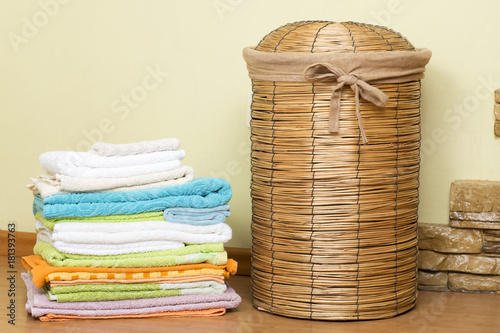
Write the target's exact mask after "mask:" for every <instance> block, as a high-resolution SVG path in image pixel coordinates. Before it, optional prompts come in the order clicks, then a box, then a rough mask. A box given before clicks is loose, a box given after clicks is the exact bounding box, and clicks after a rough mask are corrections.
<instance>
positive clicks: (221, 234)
mask: <svg viewBox="0 0 500 333" xmlns="http://www.w3.org/2000/svg"><path fill="white" fill-rule="evenodd" d="M36 229H37V231H38V233H39V235H43V236H45V237H46V238H47V239H50V240H51V241H54V242H64V243H67V244H70V243H71V244H122V245H128V244H129V243H132V244H133V243H136V242H146V241H170V242H180V243H185V244H203V243H225V242H227V241H228V240H230V239H231V235H232V231H231V227H230V226H228V225H227V224H225V223H219V224H215V225H206V226H193V225H189V224H180V223H171V222H166V221H145V222H118V223H99V224H97V223H59V224H57V225H56V226H55V227H54V230H50V229H49V228H47V227H45V225H44V224H43V223H42V222H40V221H36Z"/></svg>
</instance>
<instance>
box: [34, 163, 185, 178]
mask: <svg viewBox="0 0 500 333" xmlns="http://www.w3.org/2000/svg"><path fill="white" fill-rule="evenodd" d="M180 167H181V161H180V160H173V161H167V162H161V163H151V164H144V165H133V166H124V167H116V168H88V167H80V166H78V167H59V166H58V165H52V164H50V163H47V164H46V165H44V166H43V169H44V170H45V171H47V172H49V173H52V174H63V175H68V176H72V177H80V178H108V177H109V178H116V177H130V176H137V175H144V174H148V173H154V172H162V171H167V170H172V169H176V168H180Z"/></svg>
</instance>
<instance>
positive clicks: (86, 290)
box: [44, 281, 226, 303]
mask: <svg viewBox="0 0 500 333" xmlns="http://www.w3.org/2000/svg"><path fill="white" fill-rule="evenodd" d="M44 289H45V292H46V294H47V297H48V298H49V300H51V301H57V302H59V303H62V302H98V301H116V300H125V299H140V298H155V297H169V296H179V295H199V294H222V293H223V292H224V291H225V290H226V285H225V284H223V283H222V284H221V283H218V282H214V281H199V282H188V283H134V284H120V283H117V284H106V285H102V284H95V285H76V286H57V287H53V288H44Z"/></svg>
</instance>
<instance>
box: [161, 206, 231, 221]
mask: <svg viewBox="0 0 500 333" xmlns="http://www.w3.org/2000/svg"><path fill="white" fill-rule="evenodd" d="M230 214H231V213H230V212H229V205H222V206H218V207H213V208H183V207H176V208H167V209H165V211H164V212H163V217H164V218H165V220H166V221H168V222H173V223H185V224H192V225H200V226H201V225H210V224H217V223H223V222H224V221H225V220H226V217H228V216H229V215H230Z"/></svg>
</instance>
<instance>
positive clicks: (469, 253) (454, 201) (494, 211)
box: [418, 180, 500, 294]
mask: <svg viewBox="0 0 500 333" xmlns="http://www.w3.org/2000/svg"><path fill="white" fill-rule="evenodd" d="M418 235H419V256H418V268H419V275H418V284H419V289H422V290H435V291H460V292H490V293H491V292H494V293H499V294H500V182H492V181H472V180H458V181H455V182H453V183H452V185H451V191H450V223H449V225H442V224H429V223H419V226H418Z"/></svg>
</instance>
